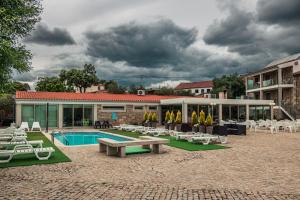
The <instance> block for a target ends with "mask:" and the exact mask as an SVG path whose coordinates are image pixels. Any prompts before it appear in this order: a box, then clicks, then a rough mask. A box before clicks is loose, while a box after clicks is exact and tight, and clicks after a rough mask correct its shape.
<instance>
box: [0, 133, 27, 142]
mask: <svg viewBox="0 0 300 200" xmlns="http://www.w3.org/2000/svg"><path fill="white" fill-rule="evenodd" d="M26 138H27V135H21V136H18V135H13V134H11V135H1V136H0V141H23V140H26Z"/></svg>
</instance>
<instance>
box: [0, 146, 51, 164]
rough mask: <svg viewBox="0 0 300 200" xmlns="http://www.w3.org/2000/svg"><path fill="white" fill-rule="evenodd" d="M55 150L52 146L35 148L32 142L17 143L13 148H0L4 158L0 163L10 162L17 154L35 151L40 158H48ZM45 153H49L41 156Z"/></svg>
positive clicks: (0, 154)
mask: <svg viewBox="0 0 300 200" xmlns="http://www.w3.org/2000/svg"><path fill="white" fill-rule="evenodd" d="M53 152H55V149H53V148H52V147H46V148H33V147H32V145H30V144H25V145H16V146H15V147H14V149H13V150H0V157H1V158H4V159H1V160H0V163H8V162H10V161H11V159H12V158H13V157H14V156H16V155H26V154H31V153H34V154H35V156H36V158H37V159H39V160H48V159H49V158H50V156H51V154H52V153H53ZM43 153H47V155H46V156H41V154H43Z"/></svg>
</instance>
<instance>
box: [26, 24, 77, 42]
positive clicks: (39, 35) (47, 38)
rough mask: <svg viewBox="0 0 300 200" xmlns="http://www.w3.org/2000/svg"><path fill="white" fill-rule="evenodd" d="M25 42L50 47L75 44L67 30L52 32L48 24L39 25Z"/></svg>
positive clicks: (60, 29)
mask: <svg viewBox="0 0 300 200" xmlns="http://www.w3.org/2000/svg"><path fill="white" fill-rule="evenodd" d="M25 42H27V43H36V44H43V45H49V46H54V45H72V44H75V41H74V39H73V38H72V36H71V35H70V33H69V32H68V31H67V30H66V29H62V28H53V29H52V30H51V29H50V28H49V27H48V26H47V25H46V24H38V25H37V26H36V29H35V30H34V31H33V32H32V33H31V35H30V36H29V37H27V38H26V39H25Z"/></svg>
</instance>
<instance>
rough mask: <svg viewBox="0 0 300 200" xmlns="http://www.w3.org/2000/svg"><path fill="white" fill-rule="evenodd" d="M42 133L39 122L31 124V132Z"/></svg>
mask: <svg viewBox="0 0 300 200" xmlns="http://www.w3.org/2000/svg"><path fill="white" fill-rule="evenodd" d="M36 130H38V131H42V129H41V126H40V123H39V122H33V124H32V127H31V131H36Z"/></svg>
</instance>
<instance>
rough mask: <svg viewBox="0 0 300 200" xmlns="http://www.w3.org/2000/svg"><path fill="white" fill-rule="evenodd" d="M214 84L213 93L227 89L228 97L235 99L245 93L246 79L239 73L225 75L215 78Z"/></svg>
mask: <svg viewBox="0 0 300 200" xmlns="http://www.w3.org/2000/svg"><path fill="white" fill-rule="evenodd" d="M213 84H214V86H213V90H212V93H214V94H218V93H219V92H223V91H227V97H228V98H230V99H235V98H237V97H239V96H241V95H244V94H245V85H244V81H243V80H242V78H241V77H240V76H238V75H237V74H231V75H224V76H222V77H221V78H215V79H214V80H213Z"/></svg>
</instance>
